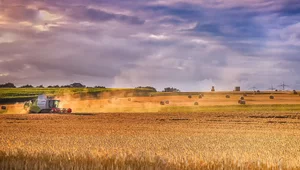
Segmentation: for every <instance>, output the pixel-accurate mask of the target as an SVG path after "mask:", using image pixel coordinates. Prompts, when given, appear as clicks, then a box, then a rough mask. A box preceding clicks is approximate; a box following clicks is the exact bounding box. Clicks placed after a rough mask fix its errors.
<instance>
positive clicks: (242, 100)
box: [225, 93, 275, 105]
mask: <svg viewBox="0 0 300 170" xmlns="http://www.w3.org/2000/svg"><path fill="white" fill-rule="evenodd" d="M246 96H248V95H247V94H246V93H245V94H243V96H242V97H240V99H239V100H238V103H239V104H243V105H244V104H246V100H245V97H246ZM225 97H226V98H228V99H229V98H230V95H229V94H227V95H226V96H225ZM269 98H270V99H275V97H274V96H273V95H271V96H269Z"/></svg>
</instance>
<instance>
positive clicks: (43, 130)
mask: <svg viewBox="0 0 300 170" xmlns="http://www.w3.org/2000/svg"><path fill="white" fill-rule="evenodd" d="M299 141H300V114H297V113H294V112H292V113H283V112H278V113H276V112H257V113H254V112H224V113H223V112H217V113H213V112H211V113H208V112H202V113H200V112H199V113H99V114H72V115H28V114H23V115H9V114H3V115H0V151H1V152H0V168H1V169H290V168H294V169H299V168H300V167H299V165H300V142H299Z"/></svg>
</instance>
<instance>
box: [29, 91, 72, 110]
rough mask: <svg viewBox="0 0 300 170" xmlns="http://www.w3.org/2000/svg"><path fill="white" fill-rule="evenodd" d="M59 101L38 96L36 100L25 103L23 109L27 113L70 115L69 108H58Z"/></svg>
mask: <svg viewBox="0 0 300 170" xmlns="http://www.w3.org/2000/svg"><path fill="white" fill-rule="evenodd" d="M59 103H60V100H55V99H53V98H51V97H47V96H46V95H39V96H38V98H37V99H36V100H33V101H28V102H25V104H24V109H25V110H27V111H29V113H72V109H71V108H59Z"/></svg>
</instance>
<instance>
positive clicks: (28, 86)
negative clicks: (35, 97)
mask: <svg viewBox="0 0 300 170" xmlns="http://www.w3.org/2000/svg"><path fill="white" fill-rule="evenodd" d="M85 87H87V86H86V85H83V84H81V83H72V84H69V85H62V86H59V85H49V86H47V88H85ZM0 88H46V87H44V86H43V85H39V86H36V87H34V86H33V85H31V84H26V85H22V86H20V87H17V86H15V85H14V84H13V83H5V84H0ZM87 88H92V87H87ZM93 88H106V87H105V86H95V87H93Z"/></svg>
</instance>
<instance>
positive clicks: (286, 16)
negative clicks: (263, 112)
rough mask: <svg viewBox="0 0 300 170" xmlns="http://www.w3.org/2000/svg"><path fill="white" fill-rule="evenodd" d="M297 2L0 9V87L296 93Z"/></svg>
mask: <svg viewBox="0 0 300 170" xmlns="http://www.w3.org/2000/svg"><path fill="white" fill-rule="evenodd" d="M299 11H300V2H299V1H297V0H288V1H287V0H277V1H275V0H245V1H238V0H221V1H220V0H215V1H211V0H185V1H183V0H154V1H146V0H144V1H140V0H127V1H121V0H111V1H107V0H87V1H82V0H65V1H58V0H51V1H35V0H26V1H24V0H2V1H0V83H5V82H13V83H15V84H17V85H22V84H33V85H40V84H44V85H50V84H68V83H71V82H82V83H84V84H87V85H89V86H93V85H104V86H110V87H135V86H140V85H141V86H146V85H151V86H155V87H157V88H158V89H160V90H161V89H162V88H164V87H166V86H173V87H177V88H179V89H181V90H186V91H188V90H192V91H199V90H209V88H210V86H212V85H214V86H216V89H217V90H232V89H233V87H234V86H236V85H240V86H242V88H243V89H245V90H247V89H249V88H250V87H252V86H256V87H258V88H260V89H267V88H268V87H269V86H271V84H273V85H274V86H275V85H277V84H280V83H282V81H285V82H286V83H287V84H289V85H290V87H291V88H298V89H299V88H300V78H299V76H298V74H299V73H300V69H299V67H298V65H299V64H300V59H299V56H298V55H299V52H300V50H299V46H300V31H299V30H300V12H299Z"/></svg>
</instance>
